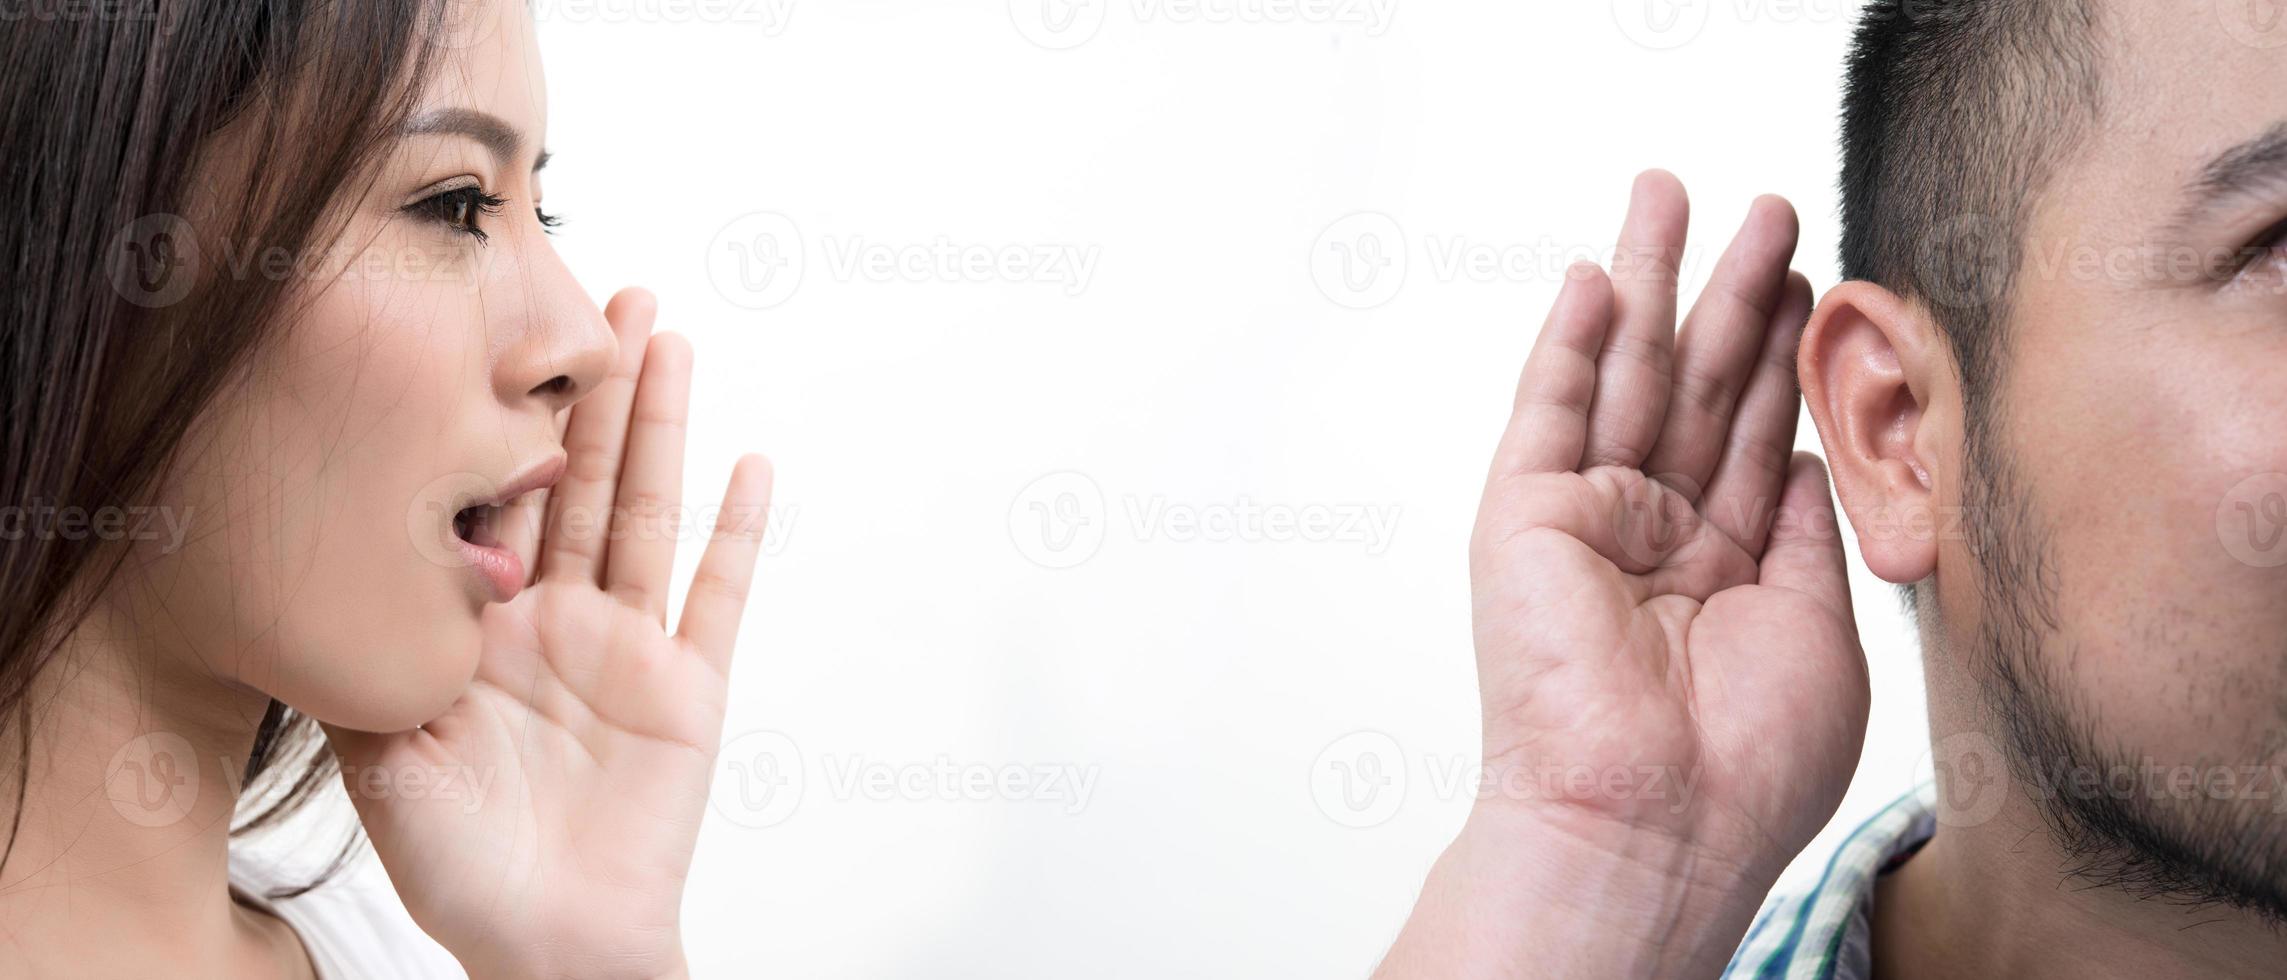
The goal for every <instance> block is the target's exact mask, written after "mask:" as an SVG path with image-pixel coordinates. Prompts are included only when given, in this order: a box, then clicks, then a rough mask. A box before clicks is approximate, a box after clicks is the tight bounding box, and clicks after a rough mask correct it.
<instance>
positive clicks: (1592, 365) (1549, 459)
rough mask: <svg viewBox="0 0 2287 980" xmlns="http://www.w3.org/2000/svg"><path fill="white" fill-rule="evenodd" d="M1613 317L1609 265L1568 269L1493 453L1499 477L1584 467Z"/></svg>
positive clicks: (1534, 342) (1589, 264)
mask: <svg viewBox="0 0 2287 980" xmlns="http://www.w3.org/2000/svg"><path fill="white" fill-rule="evenodd" d="M1611 322H1612V281H1611V280H1610V279H1609V278H1607V277H1606V276H1605V275H1604V270H1602V269H1599V268H1597V267H1596V266H1595V265H1594V264H1592V263H1587V262H1582V263H1579V264H1577V265H1574V266H1573V267H1572V268H1571V269H1569V270H1567V271H1566V272H1565V276H1564V287H1563V288H1562V289H1561V290H1559V291H1558V292H1557V295H1556V302H1555V303H1554V304H1552V305H1551V306H1550V307H1549V313H1548V320H1547V321H1546V322H1545V323H1543V324H1541V332H1540V336H1539V337H1537V338H1535V339H1534V340H1533V352H1532V354H1530V355H1529V356H1527V357H1526V358H1525V369H1524V373H1523V374H1522V376H1520V377H1519V378H1518V380H1517V399H1516V405H1515V407H1514V408H1513V409H1512V410H1511V411H1510V414H1509V427H1508V429H1507V431H1505V432H1503V433H1502V434H1501V446H1500V449H1499V450H1498V451H1497V452H1495V453H1494V456H1493V476H1494V478H1495V480H1496V481H1497V480H1499V479H1500V478H1503V477H1510V476H1520V475H1524V474H1529V473H1552V472H1553V473H1561V472H1570V471H1572V470H1575V469H1578V468H1579V467H1580V454H1581V451H1582V449H1583V448H1584V447H1586V446H1587V444H1588V409H1589V405H1590V402H1591V400H1592V399H1593V398H1594V397H1595V394H1596V357H1597V352H1598V351H1600V350H1602V349H1603V347H1604V334H1605V331H1606V330H1607V329H1608V328H1609V327H1610V325H1611Z"/></svg>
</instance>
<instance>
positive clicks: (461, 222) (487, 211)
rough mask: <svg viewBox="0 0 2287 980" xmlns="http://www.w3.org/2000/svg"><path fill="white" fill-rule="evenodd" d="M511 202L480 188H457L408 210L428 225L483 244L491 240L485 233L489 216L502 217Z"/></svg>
mask: <svg viewBox="0 0 2287 980" xmlns="http://www.w3.org/2000/svg"><path fill="white" fill-rule="evenodd" d="M507 203H508V200H507V199H506V198H502V197H496V196H494V195H491V194H487V193H485V192H484V189H483V188H480V187H456V188H454V189H452V190H449V191H443V192H440V193H437V194H434V195H431V196H429V197H426V198H422V199H421V200H419V201H416V202H414V203H412V204H411V205H408V206H407V207H406V208H405V210H407V211H410V212H412V213H413V214H414V215H416V216H417V217H420V218H422V219H424V220H427V221H434V222H436V223H438V224H440V225H443V226H445V227H447V228H450V229H452V230H453V231H456V232H459V233H461V234H464V235H467V236H469V237H471V238H474V239H476V240H477V241H478V242H479V243H480V244H481V243H483V242H485V241H487V240H488V238H489V236H487V235H486V234H485V233H484V227H483V223H484V219H485V217H486V216H498V215H499V214H500V210H501V207H502V206H503V205H506V204H507Z"/></svg>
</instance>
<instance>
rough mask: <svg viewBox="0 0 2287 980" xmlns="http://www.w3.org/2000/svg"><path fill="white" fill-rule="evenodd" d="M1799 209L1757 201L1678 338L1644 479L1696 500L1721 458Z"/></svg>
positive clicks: (1776, 296) (1779, 287)
mask: <svg viewBox="0 0 2287 980" xmlns="http://www.w3.org/2000/svg"><path fill="white" fill-rule="evenodd" d="M1797 234H1798V225H1797V222H1796V220H1795V209H1794V207H1793V206H1792V205H1790V204H1788V203H1787V202H1786V200H1785V199H1784V198H1779V197H1774V196H1768V195H1766V196H1764V197H1760V198H1757V199H1756V200H1755V203H1754V204H1753V205H1752V206H1750V207H1749V208H1748V210H1747V220H1746V222H1745V223H1744V224H1743V225H1741V226H1740V229H1739V234H1738V236H1737V237H1735V238H1733V239H1732V240H1731V245H1730V246H1729V247H1728V248H1726V249H1725V250H1724V252H1723V258H1722V259H1720V260H1718V261H1717V262H1716V265H1715V273H1714V275H1713V276H1712V277H1711V278H1710V279H1709V280H1708V283H1707V288H1706V289H1705V290H1704V291H1702V292H1701V293H1700V298H1699V302H1698V303H1695V304H1693V306H1692V310H1691V313H1690V315H1689V316H1687V317H1685V319H1684V325H1683V329H1682V331H1681V332H1680V334H1679V335H1678V336H1677V338H1676V360H1675V383H1674V386H1673V388H1672V389H1671V392H1670V394H1669V398H1668V412H1667V418H1666V420H1665V422H1664V423H1663V424H1662V426H1661V429H1660V437H1659V442H1658V443H1657V444H1656V445H1654V446H1653V447H1652V454H1651V457H1650V459H1649V460H1648V461H1647V462H1646V463H1645V466H1644V469H1645V471H1646V472H1648V473H1651V474H1652V475H1654V476H1657V477H1660V478H1661V479H1663V480H1667V481H1668V482H1669V483H1670V484H1671V485H1673V486H1674V487H1675V488H1676V489H1677V490H1678V491H1680V492H1681V493H1682V494H1683V495H1684V497H1685V499H1687V500H1692V501H1697V500H1698V499H1699V498H1700V496H1701V494H1702V492H1703V491H1704V490H1705V489H1706V487H1707V482H1708V480H1709V478H1711V477H1712V476H1713V475H1714V473H1715V468H1716V464H1717V463H1718V462H1719V461H1720V460H1721V458H1722V456H1723V449H1724V442H1725V436H1726V435H1727V434H1728V433H1729V432H1730V430H1731V427H1732V420H1733V417H1734V415H1733V413H1734V410H1735V409H1737V408H1738V407H1739V401H1740V399H1741V397H1742V396H1743V395H1744V394H1745V392H1746V389H1747V385H1748V381H1749V378H1750V376H1751V373H1752V372H1753V370H1754V368H1755V364H1756V358H1755V355H1756V354H1758V353H1760V352H1761V351H1762V350H1763V346H1764V338H1765V336H1766V335H1768V334H1769V333H1770V331H1771V318H1772V316H1773V314H1774V312H1775V311H1776V310H1777V308H1778V306H1779V302H1780V300H1781V298H1782V296H1783V294H1784V292H1785V289H1786V282H1787V263H1788V262H1790V261H1792V260H1793V258H1794V254H1795V240H1796V236H1797Z"/></svg>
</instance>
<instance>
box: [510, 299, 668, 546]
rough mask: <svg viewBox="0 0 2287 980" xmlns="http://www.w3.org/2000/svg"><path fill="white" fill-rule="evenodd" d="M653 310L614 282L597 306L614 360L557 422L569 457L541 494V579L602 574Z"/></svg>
mask: <svg viewBox="0 0 2287 980" xmlns="http://www.w3.org/2000/svg"><path fill="white" fill-rule="evenodd" d="M657 312H658V303H657V302H656V301H655V300H653V299H652V297H651V294H650V293H648V292H645V291H643V290H641V289H624V290H621V291H620V292H619V295H617V296H613V297H612V299H611V303H610V304H609V305H607V306H605V307H604V319H605V320H607V321H609V322H610V323H611V329H612V333H613V334H614V335H615V336H617V338H618V339H619V360H618V361H617V362H615V363H614V364H613V365H612V369H611V375H610V376H609V377H607V378H605V379H604V382H603V384H601V385H598V386H596V390H595V393H593V394H591V395H589V396H588V397H587V398H585V399H583V400H582V401H581V402H580V403H579V404H578V405H576V406H574V407H573V409H572V421H571V424H570V425H569V426H567V427H566V428H565V430H564V451H565V453H566V454H568V456H569V459H568V461H567V465H566V466H565V469H564V478H563V480H561V481H559V482H558V483H557V484H556V486H555V488H554V489H553V490H551V491H549V494H548V523H547V530H546V532H545V533H544V534H543V535H542V536H541V538H540V575H539V577H540V578H541V579H544V580H558V581H578V582H590V583H595V582H600V581H602V577H603V566H604V554H605V551H604V549H605V544H606V540H607V537H608V535H609V533H610V531H611V526H612V521H611V503H612V498H613V496H614V495H615V492H616V489H617V487H618V485H619V471H620V458H621V455H622V454H623V453H624V452H625V451H626V446H627V417H628V412H629V410H630V408H631V407H632V406H633V405H634V404H635V388H636V379H637V377H638V376H639V375H641V374H642V372H643V358H644V351H645V350H647V349H648V348H649V347H650V343H649V341H650V339H651V324H652V321H653V319H654V318H655V317H656V315H657Z"/></svg>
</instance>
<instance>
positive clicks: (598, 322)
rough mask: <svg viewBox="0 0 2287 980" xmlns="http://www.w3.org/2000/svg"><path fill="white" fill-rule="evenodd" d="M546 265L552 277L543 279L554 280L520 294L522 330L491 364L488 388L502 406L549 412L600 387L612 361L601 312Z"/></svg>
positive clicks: (565, 275) (613, 345) (613, 344)
mask: <svg viewBox="0 0 2287 980" xmlns="http://www.w3.org/2000/svg"><path fill="white" fill-rule="evenodd" d="M546 265H552V266H556V267H557V268H556V269H554V270H549V271H550V272H553V273H555V274H554V275H550V276H549V278H551V279H558V280H560V281H559V282H554V283H551V284H550V286H551V287H552V288H546V289H531V290H530V291H529V292H527V293H526V295H527V296H529V297H530V298H531V300H532V305H531V306H529V307H528V308H527V309H526V310H525V311H523V314H522V316H521V317H520V318H521V319H523V320H524V322H525V323H526V324H528V328H527V329H526V330H525V331H524V332H523V335H522V336H520V337H518V338H517V339H516V340H515V341H514V342H513V343H512V344H511V346H510V347H509V348H508V350H507V351H506V353H505V354H504V355H503V356H502V357H501V358H500V360H499V362H498V363H497V365H496V366H495V369H494V375H493V386H494V389H495V393H496V395H497V396H498V397H499V398H500V401H501V404H503V405H508V406H512V407H513V406H517V405H519V404H522V403H526V402H538V403H540V404H542V405H544V406H546V408H547V410H548V411H549V412H550V413H554V412H558V411H562V410H563V409H565V408H569V407H571V406H572V404H573V403H575V402H578V401H579V400H580V399H583V398H586V397H587V396H588V395H589V393H591V392H593V391H595V390H596V387H597V386H598V385H601V384H603V382H604V378H605V376H606V375H607V374H609V373H610V371H611V368H612V364H613V363H614V362H615V361H616V360H617V359H618V347H619V344H618V341H617V340H616V339H615V338H614V337H613V336H612V331H611V325H610V324H609V323H607V322H605V320H604V317H603V312H602V311H600V310H598V309H596V306H595V303H593V302H592V301H590V300H589V299H588V296H587V293H586V292H585V291H584V290H582V289H580V287H579V286H578V284H576V283H574V282H572V281H571V276H570V273H569V271H568V270H562V268H561V266H560V264H558V263H554V262H548V263H546ZM543 274H544V275H545V274H546V273H543ZM533 285H535V286H537V285H539V284H537V283H534V284H533Z"/></svg>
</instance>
